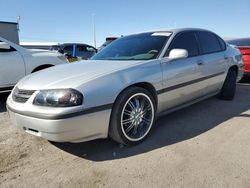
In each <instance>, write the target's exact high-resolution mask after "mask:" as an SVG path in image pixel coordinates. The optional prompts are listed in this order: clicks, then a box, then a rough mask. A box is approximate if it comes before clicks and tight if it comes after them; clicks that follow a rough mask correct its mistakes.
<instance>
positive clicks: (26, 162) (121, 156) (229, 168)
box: [0, 80, 250, 187]
mask: <svg viewBox="0 0 250 188" xmlns="http://www.w3.org/2000/svg"><path fill="white" fill-rule="evenodd" d="M237 89H238V90H237V95H236V98H235V100H234V101H220V100H218V99H217V98H215V97H214V98H211V99H208V100H206V101H203V102H200V103H198V104H195V105H192V106H190V107H188V108H185V109H183V110H180V111H178V112H175V113H172V114H170V115H167V116H164V117H162V118H161V119H159V120H158V122H157V124H156V126H155V127H154V128H153V130H152V133H151V135H150V136H149V137H148V139H147V140H146V141H145V142H144V143H142V144H140V145H138V146H135V147H123V146H122V145H118V144H116V143H114V142H112V141H110V140H108V139H106V140H97V141H91V142H87V143H80V144H71V143H51V142H48V141H46V140H43V139H40V138H36V137H34V136H31V135H28V134H26V133H24V132H22V131H19V130H18V129H16V128H14V127H13V126H12V125H11V123H10V121H9V118H8V115H7V113H6V108H5V100H6V97H7V95H0V128H1V129H0V187H128V186H130V187H250V147H249V146H250V82H249V80H246V81H245V83H241V84H239V85H238V87H237Z"/></svg>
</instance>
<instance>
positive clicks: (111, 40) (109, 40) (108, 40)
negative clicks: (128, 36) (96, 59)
mask: <svg viewBox="0 0 250 188" xmlns="http://www.w3.org/2000/svg"><path fill="white" fill-rule="evenodd" d="M116 39H118V38H117V37H107V38H106V41H105V42H104V43H103V44H102V45H101V46H100V47H99V48H98V51H100V50H102V49H103V48H105V47H106V46H108V45H109V44H110V43H111V42H113V41H115V40H116Z"/></svg>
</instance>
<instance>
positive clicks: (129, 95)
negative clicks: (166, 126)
mask: <svg viewBox="0 0 250 188" xmlns="http://www.w3.org/2000/svg"><path fill="white" fill-rule="evenodd" d="M154 120H155V100H154V98H153V97H152V95H151V94H150V93H149V92H148V91H147V90H145V89H143V88H139V87H131V88H128V89H127V90H125V91H124V92H122V93H121V94H120V95H119V96H118V98H117V100H116V102H115V104H114V107H113V109H112V115H111V121H110V128H109V136H110V137H111V138H112V139H113V140H115V141H117V142H119V143H122V144H126V145H135V144H138V143H140V142H141V141H142V140H144V139H145V138H146V136H147V135H148V133H149V131H150V130H151V127H152V125H153V123H154Z"/></svg>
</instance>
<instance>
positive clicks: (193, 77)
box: [159, 31, 207, 109]
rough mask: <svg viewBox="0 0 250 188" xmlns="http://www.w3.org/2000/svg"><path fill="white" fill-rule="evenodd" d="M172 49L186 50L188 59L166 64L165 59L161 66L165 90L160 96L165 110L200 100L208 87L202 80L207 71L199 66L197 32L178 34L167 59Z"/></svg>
mask: <svg viewBox="0 0 250 188" xmlns="http://www.w3.org/2000/svg"><path fill="white" fill-rule="evenodd" d="M172 49H186V50H187V51H188V57H187V58H184V59H176V60H172V61H168V60H167V61H166V62H164V59H163V62H162V64H161V65H162V70H163V88H164V89H163V90H162V91H161V92H160V96H159V97H160V102H161V104H160V105H162V108H163V109H166V108H167V109H169V108H171V107H175V106H177V105H179V104H183V103H185V102H188V101H191V100H193V99H196V98H199V97H200V96H202V95H203V91H204V89H205V88H206V87H207V82H206V81H204V80H202V78H203V77H204V71H205V70H204V67H203V66H200V65H199V64H200V62H201V61H202V59H201V57H200V52H199V47H198V42H197V39H196V35H195V32H192V31H187V32H182V33H180V34H177V36H175V37H174V39H173V40H172V42H171V44H170V46H169V48H168V49H167V52H166V54H165V56H166V57H168V56H169V52H170V51H171V50H172Z"/></svg>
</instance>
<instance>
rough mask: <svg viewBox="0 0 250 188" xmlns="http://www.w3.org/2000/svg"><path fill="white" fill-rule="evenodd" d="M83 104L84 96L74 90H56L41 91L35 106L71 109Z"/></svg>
mask: <svg viewBox="0 0 250 188" xmlns="http://www.w3.org/2000/svg"><path fill="white" fill-rule="evenodd" d="M82 103H83V95H82V94H81V93H80V92H79V91H77V90H74V89H55V90H42V91H40V92H39V93H38V94H37V95H36V97H35V99H34V102H33V104H34V105H38V106H52V107H70V106H79V105H82Z"/></svg>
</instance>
